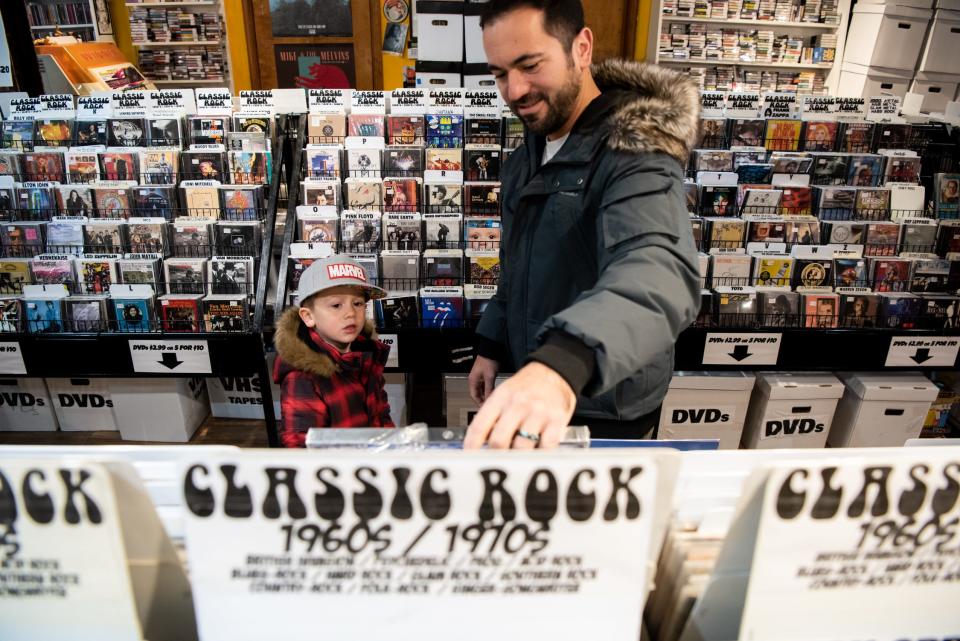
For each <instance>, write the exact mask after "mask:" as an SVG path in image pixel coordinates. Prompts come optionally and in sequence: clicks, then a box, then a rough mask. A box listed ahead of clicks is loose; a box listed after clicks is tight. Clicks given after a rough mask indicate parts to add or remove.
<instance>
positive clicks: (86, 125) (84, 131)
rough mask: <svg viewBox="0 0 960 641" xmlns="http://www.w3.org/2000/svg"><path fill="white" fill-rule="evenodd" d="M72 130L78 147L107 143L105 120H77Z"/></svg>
mask: <svg viewBox="0 0 960 641" xmlns="http://www.w3.org/2000/svg"><path fill="white" fill-rule="evenodd" d="M73 132H74V133H73V136H74V138H75V139H76V141H77V146H78V147H85V146H93V145H104V146H106V144H107V139H108V136H107V121H106V120H77V121H76V122H75V123H74V126H73Z"/></svg>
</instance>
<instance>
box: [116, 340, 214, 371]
mask: <svg viewBox="0 0 960 641" xmlns="http://www.w3.org/2000/svg"><path fill="white" fill-rule="evenodd" d="M130 359H131V361H132V362H133V371H134V372H144V373H149V372H152V373H157V374H209V373H210V372H212V371H213V368H212V367H211V366H210V345H209V343H207V341H188V340H183V341H179V340H177V341H174V340H165V341H163V340H131V341H130Z"/></svg>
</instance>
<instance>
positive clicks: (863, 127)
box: [840, 122, 874, 154]
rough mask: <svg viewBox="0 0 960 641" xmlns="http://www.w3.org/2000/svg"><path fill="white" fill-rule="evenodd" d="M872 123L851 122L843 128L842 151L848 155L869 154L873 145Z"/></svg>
mask: <svg viewBox="0 0 960 641" xmlns="http://www.w3.org/2000/svg"><path fill="white" fill-rule="evenodd" d="M873 129H874V124H873V123H872V122H851V123H847V124H845V125H844V126H843V135H842V136H841V137H840V151H842V152H844V153H848V154H864V153H869V152H870V151H871V149H872V145H873Z"/></svg>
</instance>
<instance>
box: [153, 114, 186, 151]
mask: <svg viewBox="0 0 960 641" xmlns="http://www.w3.org/2000/svg"><path fill="white" fill-rule="evenodd" d="M148 127H149V132H150V146H151V147H182V146H183V137H182V134H181V132H180V119H179V118H153V119H152V120H150V121H149V125H148Z"/></svg>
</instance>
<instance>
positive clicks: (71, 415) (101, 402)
mask: <svg viewBox="0 0 960 641" xmlns="http://www.w3.org/2000/svg"><path fill="white" fill-rule="evenodd" d="M47 389H48V390H50V398H51V399H52V401H53V410H54V411H55V412H56V413H57V421H59V423H60V429H61V430H63V431H65V432H94V431H101V430H116V429H117V423H116V420H115V419H114V416H113V398H112V394H111V388H110V385H109V383H108V382H107V380H106V379H102V378H48V379H47Z"/></svg>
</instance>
